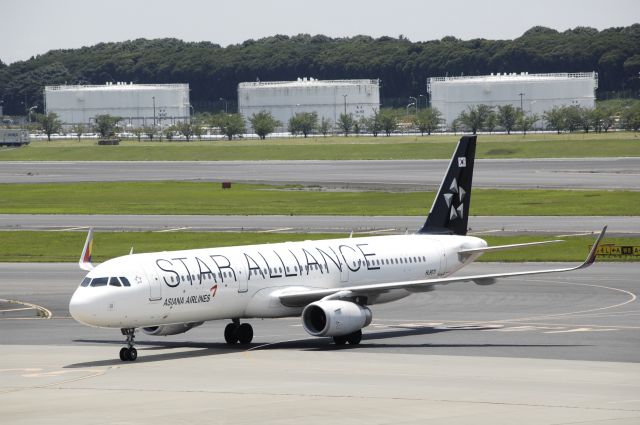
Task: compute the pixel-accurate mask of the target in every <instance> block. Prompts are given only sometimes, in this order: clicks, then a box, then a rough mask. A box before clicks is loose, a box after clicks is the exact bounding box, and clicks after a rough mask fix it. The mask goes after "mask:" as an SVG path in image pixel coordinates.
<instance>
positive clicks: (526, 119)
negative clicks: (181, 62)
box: [517, 113, 539, 136]
mask: <svg viewBox="0 0 640 425" xmlns="http://www.w3.org/2000/svg"><path fill="white" fill-rule="evenodd" d="M538 119H539V118H538V116H537V115H536V114H531V115H526V114H523V113H519V114H518V121H517V126H518V128H519V129H520V130H521V131H522V134H523V135H525V136H526V135H527V131H529V130H531V129H532V128H533V124H535V122H536V121H538Z"/></svg>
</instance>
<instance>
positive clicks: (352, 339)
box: [347, 330, 362, 345]
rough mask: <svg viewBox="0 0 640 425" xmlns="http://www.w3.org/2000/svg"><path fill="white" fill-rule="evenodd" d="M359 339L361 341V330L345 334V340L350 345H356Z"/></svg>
mask: <svg viewBox="0 0 640 425" xmlns="http://www.w3.org/2000/svg"><path fill="white" fill-rule="evenodd" d="M360 341H362V330H358V331H355V332H354V333H351V334H349V335H347V342H348V343H349V344H350V345H358V344H360Z"/></svg>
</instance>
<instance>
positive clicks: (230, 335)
mask: <svg viewBox="0 0 640 425" xmlns="http://www.w3.org/2000/svg"><path fill="white" fill-rule="evenodd" d="M237 328H238V325H236V324H235V323H229V324H228V325H227V326H226V327H225V328H224V340H225V341H226V342H227V344H229V345H233V344H235V343H237V342H238V337H237V336H236V329H237Z"/></svg>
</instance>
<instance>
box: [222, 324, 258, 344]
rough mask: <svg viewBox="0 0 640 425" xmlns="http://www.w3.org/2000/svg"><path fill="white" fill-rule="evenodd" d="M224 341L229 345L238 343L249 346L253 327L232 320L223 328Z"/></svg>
mask: <svg viewBox="0 0 640 425" xmlns="http://www.w3.org/2000/svg"><path fill="white" fill-rule="evenodd" d="M224 340H225V341H226V342H227V344H229V345H233V344H236V343H238V342H239V343H240V344H242V345H246V344H250V343H251V341H252V340H253V327H251V325H250V324H248V323H242V324H241V323H240V320H238V319H233V322H232V323H229V324H228V325H227V326H226V327H225V328H224Z"/></svg>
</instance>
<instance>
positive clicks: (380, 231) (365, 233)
mask: <svg viewBox="0 0 640 425" xmlns="http://www.w3.org/2000/svg"><path fill="white" fill-rule="evenodd" d="M396 230H397V229H380V230H370V231H368V232H353V234H354V235H373V234H375V233H384V232H395V231H396Z"/></svg>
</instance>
